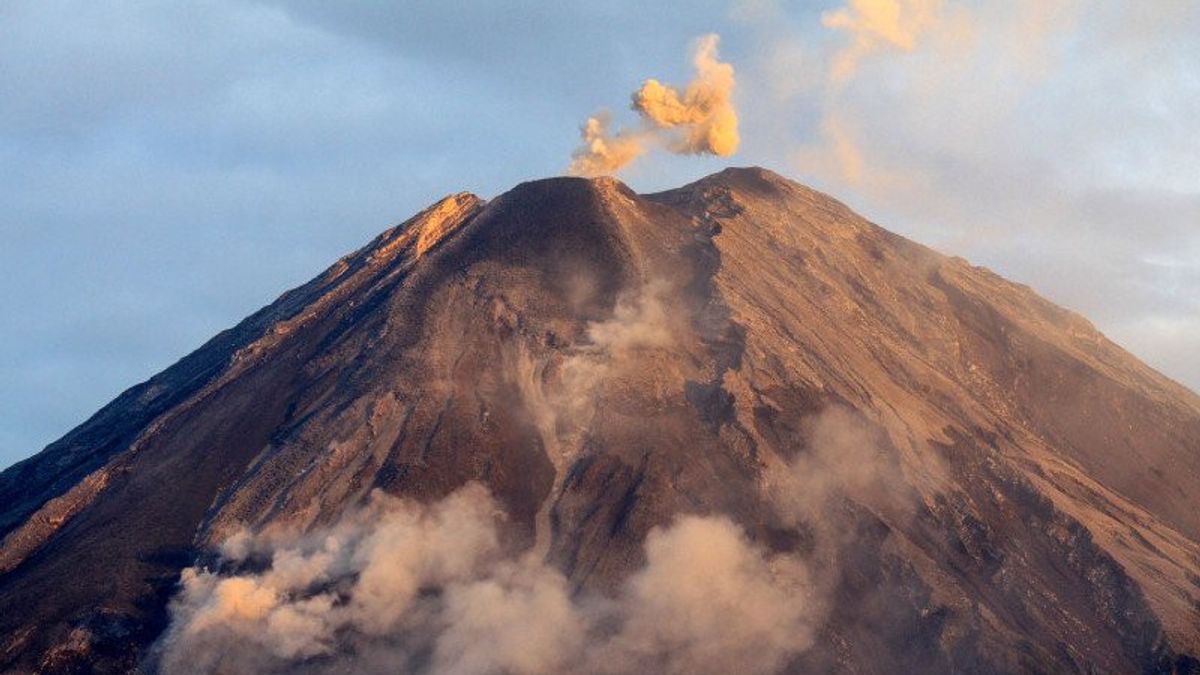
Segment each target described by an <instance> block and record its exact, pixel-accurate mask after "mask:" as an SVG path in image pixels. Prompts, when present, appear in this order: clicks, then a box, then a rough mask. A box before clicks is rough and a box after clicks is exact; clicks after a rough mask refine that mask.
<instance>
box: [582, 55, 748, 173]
mask: <svg viewBox="0 0 1200 675" xmlns="http://www.w3.org/2000/svg"><path fill="white" fill-rule="evenodd" d="M719 39H720V38H719V37H718V36H717V35H716V34H709V35H706V36H704V37H702V38H700V40H699V41H698V42H697V45H696V49H695V53H694V54H693V56H692V65H693V66H694V67H695V70H696V76H695V78H694V79H693V80H692V81H691V82H689V83H688V84H687V85H686V86H685V87H683V88H682V89H680V88H677V87H673V86H671V85H668V84H663V83H662V82H659V81H658V80H656V79H649V80H646V81H645V82H644V83H643V84H642V86H641V88H640V89H638V90H637V91H635V92H634V93H633V103H632V108H633V109H634V110H635V111H637V113H638V115H640V116H641V125H640V126H639V127H637V128H635V129H624V128H621V129H617V130H616V131H613V130H612V129H611V126H612V117H611V115H609V114H608V113H606V112H601V113H598V114H596V115H594V116H592V117H590V118H588V120H587V122H586V123H584V125H583V127H581V129H580V131H581V136H582V139H583V145H581V146H580V147H579V149H577V150H576V151H575V152H574V153H573V154H572V159H571V166H570V167H569V169H568V171H569V172H570V173H571V174H572V175H578V176H597V175H605V174H611V173H614V172H616V171H619V170H620V169H621V168H622V167H624V166H626V165H628V164H629V163H630V162H632V161H633V160H635V159H637V158H638V157H640V156H642V155H643V154H645V153H646V152H647V151H648V150H649V149H651V148H653V147H663V148H665V149H666V150H668V151H670V152H673V153H675V154H681V155H691V154H712V155H719V156H721V157H728V156H729V155H732V154H733V153H734V152H736V151H737V147H738V142H739V137H738V116H737V110H736V109H735V108H734V106H733V98H732V96H733V87H734V83H735V80H734V72H733V66H732V65H730V64H728V63H724V62H722V61H720V60H719V59H718V57H717V43H718V41H719Z"/></svg>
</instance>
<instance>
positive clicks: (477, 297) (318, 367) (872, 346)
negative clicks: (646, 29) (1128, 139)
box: [0, 169, 1200, 673]
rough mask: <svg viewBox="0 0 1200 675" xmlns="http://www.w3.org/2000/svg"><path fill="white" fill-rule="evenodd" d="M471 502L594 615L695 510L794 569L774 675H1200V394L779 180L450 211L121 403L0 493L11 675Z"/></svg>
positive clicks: (614, 188)
mask: <svg viewBox="0 0 1200 675" xmlns="http://www.w3.org/2000/svg"><path fill="white" fill-rule="evenodd" d="M863 448H869V452H865V453H864V451H863ZM470 482H478V483H481V484H483V485H484V486H486V487H487V488H488V490H489V491H490V492H491V494H492V495H494V496H495V498H496V499H497V501H498V503H499V504H500V505H501V506H502V507H503V509H504V511H505V512H506V513H507V514H508V522H509V527H508V529H507V530H506V536H507V537H508V538H509V542H508V545H509V546H511V547H513V548H514V549H518V550H524V549H531V550H533V551H534V552H535V553H537V554H540V555H541V556H542V557H544V558H545V559H546V560H547V561H549V562H550V563H551V564H552V565H553V566H554V567H555V568H557V569H559V570H561V571H562V572H563V573H564V574H565V575H566V577H567V579H568V580H569V581H570V583H571V585H572V588H574V589H575V590H576V591H577V592H579V593H585V592H586V593H599V594H605V593H612V592H615V591H616V589H618V588H619V587H620V584H621V583H622V582H623V580H624V579H626V578H627V577H628V576H629V575H630V573H631V572H632V571H634V570H636V569H638V567H639V566H640V565H642V564H643V563H644V560H645V556H644V554H643V549H642V546H643V542H644V540H645V539H646V535H647V533H649V532H650V531H651V530H652V529H653V528H655V527H658V526H662V525H664V524H667V523H669V522H671V520H672V519H673V518H675V517H676V516H677V515H679V514H686V513H695V514H724V515H727V516H728V517H730V518H731V519H732V520H733V521H734V522H736V523H737V524H738V525H739V526H740V527H741V528H743V530H744V531H745V532H746V533H747V535H748V537H749V538H750V540H752V541H754V542H756V543H757V544H758V545H761V546H762V547H764V548H765V549H766V550H769V551H772V552H775V553H779V554H782V555H788V556H794V557H796V558H797V559H802V560H804V561H806V564H809V565H811V566H812V567H813V568H814V569H816V570H819V571H820V574H819V576H820V577H821V583H822V584H823V585H824V587H825V588H826V589H827V592H826V595H825V597H826V604H827V607H826V609H825V611H824V612H823V614H822V615H821V619H820V629H819V631H818V635H817V639H816V642H815V644H814V645H813V646H812V647H811V648H808V649H806V650H804V651H803V652H802V653H797V654H796V655H795V656H794V658H792V659H791V660H790V661H789V662H788V664H787V667H786V669H787V671H788V672H797V673H801V672H820V673H824V672H846V673H874V672H891V671H895V670H901V671H905V670H907V671H911V672H929V673H936V672H1162V673H1170V672H1197V669H1200V665H1198V662H1197V661H1196V660H1195V657H1196V655H1197V654H1200V493H1197V490H1196V486H1197V485H1200V397H1197V396H1196V394H1194V393H1192V392H1190V391H1188V390H1187V389H1185V388H1184V387H1181V386H1180V385H1178V384H1176V383H1174V382H1172V381H1170V380H1169V379H1167V378H1165V377H1163V376H1162V375H1160V374H1158V373H1157V372H1155V371H1153V370H1152V369H1150V368H1149V367H1147V366H1145V365H1144V364H1142V363H1141V362H1139V361H1138V360H1136V359H1135V358H1134V357H1132V356H1131V355H1129V354H1128V353H1126V352H1124V351H1123V350H1122V349H1120V348H1119V347H1118V346H1116V345H1115V344H1113V343H1112V342H1110V341H1108V340H1107V339H1106V338H1105V337H1104V336H1103V335H1101V334H1100V333H1099V332H1097V331H1096V330H1095V328H1093V327H1092V326H1091V324H1089V323H1088V322H1087V321H1086V320H1085V319H1083V318H1081V317H1079V316H1077V315H1075V314H1072V313H1071V312H1068V311H1066V310H1064V309H1061V308H1059V307H1056V306H1055V305H1053V304H1051V303H1049V302H1047V301H1045V300H1044V299H1042V298H1040V297H1038V296H1037V295H1036V294H1035V293H1033V292H1032V291H1031V290H1030V289H1029V288H1027V287H1024V286H1020V285H1017V284H1013V283H1011V282H1008V281H1005V280H1004V279H1002V278H1000V277H998V276H996V275H995V274H993V273H991V272H989V271H987V270H985V269H982V268H978V267H973V266H971V265H970V264H968V263H966V262H964V261H962V260H961V259H957V258H949V257H946V256H943V255H941V254H939V253H936V252H934V251H932V250H930V249H927V248H925V247H922V246H920V245H918V244H915V243H913V242H910V241H908V240H906V239H903V238H901V237H899V236H897V235H894V234H891V233H889V232H887V231H886V230H883V229H881V228H879V227H878V226H876V225H873V224H871V223H869V222H867V221H865V220H863V219H862V218H861V217H859V216H857V215H856V214H854V213H853V212H852V211H850V210H849V209H848V208H846V207H845V206H844V205H842V204H840V203H839V202H837V201H835V200H833V199H831V198H830V197H828V196H826V195H823V194H821V193H818V192H815V191H813V190H810V189H808V188H805V187H803V186H801V185H799V184H796V183H794V182H791V181H788V180H786V179H784V178H781V177H780V176H778V175H775V174H773V173H771V172H768V171H765V170H762V169H727V170H725V171H722V172H720V173H718V174H714V175H712V176H709V177H707V178H704V179H702V180H700V181H698V182H696V183H693V184H690V185H687V186H684V187H682V188H679V189H676V190H671V191H667V192H663V193H657V194H651V195H638V194H636V193H634V192H632V191H631V190H629V189H628V188H627V187H625V186H624V185H622V184H621V183H619V182H617V181H615V180H612V179H594V180H586V179H577V178H554V179H548V180H542V181H535V182H531V183H525V184H522V185H519V186H517V187H515V188H513V189H512V190H511V191H509V192H507V193H504V194H503V195H500V196H499V197H497V198H495V199H493V200H491V201H489V202H484V201H483V200H480V199H479V198H477V197H475V196H473V195H469V194H458V195H454V196H451V197H447V198H446V199H444V200H442V201H440V202H438V203H437V204H435V205H433V206H431V207H430V208H429V209H426V210H425V211H423V212H422V213H420V214H418V215H417V216H415V217H414V218H412V219H411V220H409V221H408V222H406V223H404V224H402V225H400V226H397V227H395V228H393V229H391V230H388V231H387V232H385V233H383V234H382V235H380V236H379V237H378V238H376V239H375V240H374V241H372V242H371V243H370V244H368V245H367V246H366V247H364V248H363V249H361V250H359V251H357V252H355V253H353V254H351V255H349V256H347V257H345V258H343V259H342V260H340V261H338V263H336V264H335V265H334V266H333V267H331V268H330V269H328V270H327V271H326V272H324V273H323V274H322V275H320V276H319V277H317V278H316V279H314V280H313V281H311V282H309V283H308V284H306V285H304V286H301V287H300V288H297V289H295V290H293V291H289V292H288V293H286V294H284V295H283V296H282V297H281V298H280V299H279V300H278V301H276V302H275V303H274V304H272V305H270V306H268V307H267V308H264V309H263V310H261V311H259V312H257V313H256V314H254V315H252V316H251V317H249V318H247V319H246V320H245V321H243V322H242V323H241V324H239V325H238V326H237V327H235V328H233V329H231V330H229V331H226V332H224V333H222V334H220V335H218V336H217V337H215V338H213V340H211V341H210V342H209V343H207V344H206V345H204V346H203V347H202V348H201V349H199V350H197V351H196V352H195V353H193V354H191V355H189V356H188V357H186V358H184V359H183V360H181V361H180V362H179V363H177V364H176V365H174V366H172V367H171V368H169V369H167V370H166V371H164V372H163V373H161V374H159V375H157V376H155V377H154V378H152V379H151V380H149V381H147V382H146V383H144V384H141V385H139V386H137V387H134V388H133V389H130V390H129V391H127V392H126V393H124V394H122V395H121V396H120V397H118V398H117V399H116V400H115V401H114V402H112V403H111V404H109V405H108V406H106V407H105V408H103V409H102V410H101V411H100V412H98V413H97V414H96V415H95V416H93V417H92V418H91V419H89V420H88V421H87V422H85V423H84V424H83V425H81V426H80V427H78V428H77V429H75V430H74V431H72V432H71V433H69V434H68V435H67V436H65V437H64V438H63V439H61V440H60V441H57V442H56V443H54V444H51V445H50V446H48V447H47V448H46V449H45V450H44V451H42V452H41V453H39V454H38V455H36V456H34V457H32V458H30V459H28V460H26V461H24V462H22V463H19V464H17V465H16V466H14V467H12V468H10V469H8V470H6V471H5V472H3V473H2V474H0V504H2V505H3V506H2V508H3V510H2V511H0V535H3V536H4V539H3V542H2V544H0V668H8V669H11V670H13V671H14V672H125V671H128V670H130V669H133V668H136V667H139V664H141V667H145V668H150V667H152V666H150V665H146V662H144V661H143V659H144V657H145V654H146V650H147V647H148V645H149V644H150V643H151V642H153V640H154V639H155V638H156V636H157V635H158V634H159V633H160V632H161V631H162V629H163V627H164V626H165V625H166V622H167V609H166V608H167V600H168V598H169V596H170V594H171V593H172V590H173V589H174V587H175V584H176V583H177V581H178V579H179V575H180V571H181V570H182V569H183V568H185V567H187V566H189V565H192V564H193V562H194V561H195V560H197V559H198V558H204V557H205V556H211V555H212V554H213V551H215V550H216V548H217V547H218V546H219V544H220V543H221V542H222V541H224V540H225V539H226V538H227V537H229V536H230V535H232V534H234V533H235V532H238V531H239V530H241V529H243V528H250V529H251V530H254V531H257V532H273V531H278V532H285V531H308V530H311V529H312V528H315V527H319V526H322V525H326V524H329V523H331V522H333V521H334V520H336V519H337V517H338V515H339V514H341V513H343V512H344V511H345V510H346V509H347V508H350V507H351V506H352V505H355V504H360V503H362V502H363V501H364V500H365V499H366V498H367V496H368V495H369V494H370V493H371V492H372V491H373V490H376V489H379V490H383V491H385V492H388V493H392V494H397V495H403V496H407V497H411V498H413V499H416V500H418V501H421V502H434V501H436V500H439V499H441V498H443V497H445V496H446V495H449V494H451V493H452V492H454V491H455V490H456V489H458V488H460V487H462V486H463V485H465V484H467V483H470Z"/></svg>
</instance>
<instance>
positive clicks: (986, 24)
mask: <svg viewBox="0 0 1200 675" xmlns="http://www.w3.org/2000/svg"><path fill="white" fill-rule="evenodd" d="M713 33H715V34H717V35H719V36H720V40H719V45H718V46H717V49H719V54H720V59H721V60H722V61H723V62H727V63H729V64H731V65H732V66H733V68H734V70H735V73H736V85H735V86H734V88H733V90H732V105H733V106H735V107H736V109H737V115H738V123H739V126H738V131H739V136H740V145H739V146H738V148H737V151H736V153H734V154H733V155H732V156H729V157H715V156H708V155H673V154H671V153H669V152H661V151H658V152H655V151H651V152H648V153H647V154H645V155H643V156H641V157H639V158H638V159H637V160H636V161H635V162H634V163H632V164H629V165H628V166H625V167H624V168H623V169H622V170H621V172H620V174H619V177H620V178H621V179H622V180H624V181H625V182H626V183H628V184H629V185H630V186H632V187H633V188H634V189H637V190H639V191H652V190H657V189H663V188H667V187H673V186H677V185H681V184H683V183H685V182H688V181H691V180H694V179H696V178H699V177H701V176H703V175H706V174H708V173H711V172H713V171H716V170H719V169H721V168H723V167H725V166H729V165H739V166H740V165H761V166H765V167H768V168H771V169H774V170H776V171H778V172H780V173H782V174H784V175H786V176H789V177H791V178H794V179H796V180H799V181H801V182H803V183H806V184H809V185H812V186H813V187H816V188H818V189H821V190H824V191H827V192H829V193H831V194H833V195H834V196H836V197H838V198H839V199H841V200H842V201H844V202H846V203H847V204H849V205H850V206H851V207H853V208H855V209H856V210H858V211H859V212H860V213H863V214H864V215H866V216H867V217H868V218H870V219H872V220H874V221H875V222H877V223H879V224H881V225H883V226H885V227H887V228H888V229H891V230H893V231H895V232H898V233H900V234H903V235H905V236H908V237H910V238H913V239H915V240H917V241H920V242H922V243H925V244H928V245H931V246H933V247H935V248H937V249H938V250H941V251H943V252H945V253H948V254H954V255H961V256H963V257H965V258H967V259H968V260H970V261H972V262H974V263H976V264H981V265H985V266H987V267H990V268H992V269H993V270H995V271H997V272H999V273H1001V274H1003V275H1004V276H1006V277H1008V278H1010V279H1013V280H1015V281H1019V282H1022V283H1026V284H1029V285H1030V286H1032V287H1033V288H1034V289H1035V290H1037V291H1038V292H1040V293H1042V294H1043V295H1045V296H1047V297H1048V298H1050V299H1052V300H1054V301H1056V302H1058V303H1060V304H1062V305H1064V306H1066V307H1068V308H1070V309H1073V310H1076V311H1078V312H1080V313H1082V314H1084V315H1085V316H1087V317H1088V318H1089V319H1091V320H1092V321H1093V322H1094V323H1095V324H1096V325H1097V326H1098V327H1099V328H1100V329H1101V330H1102V331H1103V332H1104V333H1105V334H1106V335H1108V336H1109V337H1110V338H1112V339H1114V340H1115V341H1117V342H1118V343H1119V344H1121V345H1122V346H1124V347H1125V348H1127V349H1129V350H1130V351H1132V352H1133V353H1134V354H1136V355H1137V356H1139V357H1141V358H1142V359H1144V360H1145V361H1147V362H1148V363H1150V364H1151V365H1153V366H1154V367H1156V368H1158V369H1160V370H1161V371H1162V372H1164V373H1166V374H1167V375H1169V376H1171V377H1172V378H1174V379H1176V380H1177V381H1179V382H1182V383H1184V384H1186V385H1188V386H1190V387H1191V388H1192V389H1194V390H1195V389H1200V4H1197V3H1195V2H1192V1H1191V0H1146V2H1141V3H1123V2H1100V1H1098V0H1097V1H1093V2H1085V1H1083V0H977V1H966V0H963V1H954V0H823V1H819V2H784V1H783V0H778V1H772V0H724V1H715V0H714V1H708V0H697V1H692V2H678V3H672V2H656V3H644V2H635V1H632V0H628V1H626V0H612V1H609V2H604V3H596V2H586V3H585V2H571V1H567V0H563V1H559V2H540V3H533V2H515V1H513V0H503V1H499V0H496V1H488V0H477V1H476V2H464V1H461V0H446V1H442V2H415V1H414V2H393V3H385V2H360V3H340V2H339V3H331V2H327V1H325V0H204V1H200V2H194V3H177V2H166V1H162V2H153V1H140V0H125V1H122V2H115V1H103V0H87V1H84V0H80V1H77V2H65V1H59V0H5V2H3V3H0V176H3V179H2V180H0V206H2V207H3V208H0V269H2V270H3V277H2V279H3V280H2V281H0V317H4V319H3V321H2V322H0V467H2V466H6V465H8V464H10V463H12V462H14V461H17V460H19V459H21V458H23V457H26V456H29V455H32V454H34V453H35V452H37V451H38V450H40V449H41V448H42V447H43V446H45V445H46V444H47V443H49V442H51V441H53V440H54V439H56V438H58V437H59V436H61V435H62V434H64V433H65V432H67V431H68V430H69V429H71V428H72V427H74V426H75V425H77V424H78V423H80V422H82V421H83V420H84V419H86V418H87V417H88V416H89V415H90V414H91V413H93V412H95V410H97V409H98V408H100V407H101V406H102V405H103V404H104V403H106V402H108V401H109V400H111V399H112V398H113V397H115V396H116V395H117V394H118V393H120V392H121V391H122V390H124V389H125V388H127V387H129V386H131V385H133V384H135V383H137V382H140V381H142V380H144V379H146V378H148V377H149V376H151V375H152V374H154V373H156V372H158V371H160V370H162V369H163V368H165V367H167V366H169V365H170V364H171V363H173V362H174V361H176V360H177V359H179V358H180V357H182V356H183V355H185V354H186V353H188V352H189V351H191V350H192V349H194V348H196V347H198V346H199V345H200V344H201V343H203V342H204V341H205V340H206V339H207V338H209V337H211V336H212V335H213V334H215V333H216V332H218V331H220V330H222V329H224V328H227V327H229V326H231V325H233V324H234V323H236V322H237V321H238V320H240V319H241V318H242V317H244V316H246V315H247V314H249V313H251V312H252V311H254V310H255V309H257V308H259V307H261V306H262V305H264V304H267V303H269V302H270V301H272V300H273V299H274V298H276V297H277V296H278V295H279V294H280V293H281V292H283V291H284V290H286V289H287V288H290V287H292V286H295V285H298V284H300V283H302V282H304V281H306V280H307V279H309V278H310V277H312V276H314V275H316V274H317V273H318V272H320V271H321V270H322V269H324V268H325V267H326V266H327V265H329V264H330V263H332V262H333V261H334V260H335V259H337V258H338V257H339V256H341V255H343V254H344V253H347V252H349V251H350V250H353V249H355V248H357V247H358V246H361V245H362V244H364V243H365V242H366V241H368V240H369V239H370V238H371V237H373V236H374V235H375V234H377V233H378V232H380V231H381V230H383V229H385V228H386V227H388V226H390V225H393V224H396V223H398V222H401V221H403V220H405V219H406V218H407V217H408V216H410V215H412V214H413V213H414V212H416V211H417V210H419V209H421V208H423V207H424V206H426V205H428V204H429V203H431V202H433V201H435V200H436V199H438V198H439V197H441V196H443V195H445V194H448V193H452V192H457V191H462V190H469V191H472V192H475V193H476V194H479V195H481V196H484V197H490V196H494V195H496V194H498V193H500V192H503V191H504V190H506V189H508V188H509V187H511V186H512V185H514V184H516V183H517V182H520V181H523V180H528V179H533V178H540V177H546V176H551V175H558V174H562V173H564V172H565V171H566V170H567V168H568V166H569V165H570V162H571V154H572V152H573V151H574V150H575V149H576V147H577V146H578V144H579V142H580V140H579V139H580V126H581V125H582V124H584V123H585V121H586V120H587V119H588V117H589V116H592V115H594V114H595V113H597V112H598V111H599V110H601V109H607V110H609V111H611V114H612V117H613V121H614V124H616V125H625V126H631V127H632V126H636V125H637V124H638V115H637V113H636V112H634V111H631V110H630V109H629V101H630V94H631V92H633V91H635V90H637V89H638V87H640V86H641V85H642V83H643V82H644V81H645V80H646V79H647V78H658V79H661V80H663V81H665V82H680V83H685V82H687V80H688V78H690V77H691V76H692V72H691V69H692V65H691V61H690V54H691V53H692V50H695V49H696V48H697V47H696V46H697V44H699V43H698V41H699V40H701V39H702V38H703V36H705V35H708V34H713Z"/></svg>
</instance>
